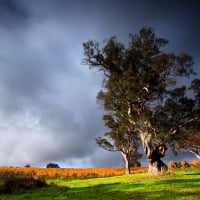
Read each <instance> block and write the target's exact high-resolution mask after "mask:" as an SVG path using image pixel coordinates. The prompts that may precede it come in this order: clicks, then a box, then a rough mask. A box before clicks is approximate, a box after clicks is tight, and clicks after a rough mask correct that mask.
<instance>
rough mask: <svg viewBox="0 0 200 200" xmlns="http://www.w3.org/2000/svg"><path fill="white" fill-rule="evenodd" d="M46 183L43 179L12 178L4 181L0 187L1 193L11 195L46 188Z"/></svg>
mask: <svg viewBox="0 0 200 200" xmlns="http://www.w3.org/2000/svg"><path fill="white" fill-rule="evenodd" d="M46 185H47V184H46V182H45V180H43V179H38V178H33V177H21V178H19V177H12V178H9V179H6V180H5V181H4V183H3V186H2V192H3V193H6V194H11V193H13V192H17V191H22V190H26V189H34V188H41V187H44V186H46Z"/></svg>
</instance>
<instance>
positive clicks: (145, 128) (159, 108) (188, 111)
mask: <svg viewBox="0 0 200 200" xmlns="http://www.w3.org/2000/svg"><path fill="white" fill-rule="evenodd" d="M167 44H168V41H167V40H166V39H163V38H158V37H156V35H155V33H154V31H153V29H152V28H142V29H141V30H140V32H139V34H135V35H132V34H130V42H129V44H128V46H127V47H125V46H124V45H123V44H122V43H120V42H118V41H117V39H116V37H111V38H110V39H109V40H108V41H106V43H105V44H104V45H103V46H102V47H101V46H100V44H99V43H98V42H95V41H88V42H86V43H84V44H83V47H84V55H85V59H84V63H85V64H87V65H89V67H90V68H96V69H98V70H100V71H103V73H104V80H103V87H104V89H103V90H102V91H101V94H102V95H101V96H102V98H101V101H102V103H103V105H104V110H105V111H106V112H107V113H109V114H110V115H111V116H112V117H113V118H114V120H115V121H118V120H119V121H120V124H121V125H122V126H125V125H126V126H127V127H128V129H129V130H130V131H128V132H127V130H128V129H127V130H126V131H124V129H123V131H120V130H119V133H120V134H123V133H124V134H127V133H131V134H133V135H135V136H136V135H137V136H136V137H139V138H140V140H141V143H142V145H143V148H144V152H145V154H146V158H147V161H148V165H149V173H156V172H158V171H162V170H164V169H166V165H165V164H164V163H163V162H162V161H161V158H162V157H163V156H165V152H166V150H167V148H166V144H167V143H168V144H170V145H171V146H175V144H176V142H177V141H178V138H180V137H181V138H182V140H187V139H186V138H185V133H188V134H189V133H190V132H189V131H188V130H187V128H189V130H194V126H193V124H195V122H198V121H199V118H200V114H199V106H197V101H196V99H194V98H193V96H191V98H188V96H187V92H188V89H189V88H188V87H186V86H182V85H181V86H180V83H179V84H178V82H179V80H181V79H182V78H187V77H189V76H190V75H191V74H194V72H193V70H192V65H193V59H192V57H191V56H190V55H188V54H185V53H182V54H180V55H175V54H174V53H165V52H163V51H162V48H163V47H164V46H166V45H167ZM198 102H199V101H198ZM121 125H120V126H119V128H121ZM111 129H112V128H111ZM195 129H196V128H195ZM197 130H199V129H198V127H197Z"/></svg>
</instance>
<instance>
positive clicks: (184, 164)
mask: <svg viewBox="0 0 200 200" xmlns="http://www.w3.org/2000/svg"><path fill="white" fill-rule="evenodd" d="M179 167H181V168H185V167H189V164H188V163H187V162H186V161H185V160H181V161H180V162H179Z"/></svg>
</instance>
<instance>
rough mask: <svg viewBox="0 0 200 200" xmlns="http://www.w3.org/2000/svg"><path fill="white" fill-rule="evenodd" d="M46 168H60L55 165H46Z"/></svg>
mask: <svg viewBox="0 0 200 200" xmlns="http://www.w3.org/2000/svg"><path fill="white" fill-rule="evenodd" d="M46 168H60V166H59V165H58V164H56V163H49V164H47V166H46Z"/></svg>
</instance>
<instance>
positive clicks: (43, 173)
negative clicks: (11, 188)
mask: <svg viewBox="0 0 200 200" xmlns="http://www.w3.org/2000/svg"><path fill="white" fill-rule="evenodd" d="M147 170H148V168H147V167H135V168H131V173H132V174H135V173H144V172H147ZM124 174H125V172H124V169H123V168H35V167H0V176H1V177H2V176H9V175H27V176H37V177H72V178H74V177H79V178H80V177H83V178H85V177H109V176H121V175H124Z"/></svg>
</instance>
